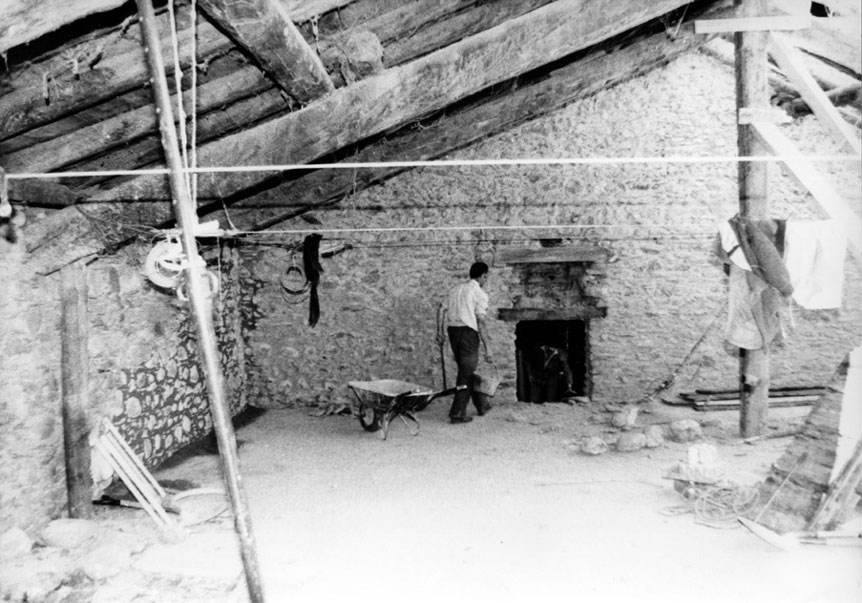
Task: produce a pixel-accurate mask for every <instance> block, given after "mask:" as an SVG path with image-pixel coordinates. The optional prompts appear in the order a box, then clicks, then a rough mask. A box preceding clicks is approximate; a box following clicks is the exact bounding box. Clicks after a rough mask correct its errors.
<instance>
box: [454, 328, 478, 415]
mask: <svg viewBox="0 0 862 603" xmlns="http://www.w3.org/2000/svg"><path fill="white" fill-rule="evenodd" d="M447 332H448V334H449V343H450V345H451V346H452V353H453V354H454V355H455V362H457V363H458V377H457V378H456V379H455V384H456V385H466V386H467V389H462V390H458V391H457V392H455V398H454V399H453V400H452V407H451V408H450V409H449V418H453V417H455V418H459V419H460V418H462V417H464V416H465V415H466V414H467V404H468V403H469V402H470V399H471V398H472V399H473V404H474V405H475V406H476V410H478V411H479V412H482V406H481V404H482V403H481V402H480V401H479V395H478V394H476V393H475V392H474V391H473V374H474V373H475V372H476V367H477V366H479V333H478V332H476V331H474V330H473V329H471V328H470V327H449V328H448V329H447Z"/></svg>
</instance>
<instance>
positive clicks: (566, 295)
mask: <svg viewBox="0 0 862 603" xmlns="http://www.w3.org/2000/svg"><path fill="white" fill-rule="evenodd" d="M555 243H556V242H555ZM607 255H608V254H607V252H606V251H605V250H603V249H600V248H597V247H590V246H584V245H570V246H564V245H559V244H551V245H549V246H543V247H542V248H541V249H523V250H517V251H516V252H510V253H509V254H508V255H506V256H505V257H503V258H502V261H503V263H505V264H507V265H510V266H512V267H513V269H514V271H515V274H516V275H517V278H518V285H517V286H516V287H514V290H515V294H514V295H513V305H512V307H511V308H500V310H499V311H498V317H499V318H500V320H503V321H507V322H512V323H515V325H514V326H515V350H514V352H515V364H516V367H517V398H518V400H521V401H525V402H554V401H559V400H561V399H562V398H564V397H569V396H589V395H590V394H591V390H592V380H591V374H590V354H589V349H590V342H589V330H590V321H591V320H594V319H598V318H603V317H604V316H605V315H606V308H605V307H604V306H603V304H602V303H601V300H599V299H598V298H595V297H591V296H589V295H586V294H585V288H584V277H585V275H586V274H587V272H588V271H595V266H594V265H595V264H600V263H604V262H605V261H606V259H607Z"/></svg>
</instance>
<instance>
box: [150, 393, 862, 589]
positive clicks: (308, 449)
mask: <svg viewBox="0 0 862 603" xmlns="http://www.w3.org/2000/svg"><path fill="white" fill-rule="evenodd" d="M310 410H311V409H285V410H270V411H268V412H266V413H265V414H263V415H262V416H261V417H260V418H259V419H257V420H256V421H255V422H254V423H252V424H250V425H247V426H244V427H242V428H239V429H238V430H237V437H238V439H240V440H241V441H242V442H243V445H242V446H241V448H240V466H241V472H242V479H243V484H244V487H245V491H246V494H247V498H248V501H249V507H250V512H251V518H252V525H253V533H254V537H255V543H256V551H257V555H258V560H259V565H260V573H261V577H262V581H263V586H264V592H265V594H266V597H267V601H274V602H280V601H301V602H307V601H308V602H310V601H334V600H339V599H343V598H344V597H349V598H350V599H351V600H360V601H363V600H369V601H376V602H385V601H402V600H404V599H405V598H409V599H410V600H412V601H439V600H446V601H455V602H459V601H525V600H540V601H570V600H573V599H575V598H577V599H580V600H586V601H624V600H648V601H663V602H673V601H686V602H689V601H716V602H722V601H728V602H729V601H742V602H746V601H752V602H764V601H775V602H781V603H788V602H793V601H799V602H817V603H821V602H823V603H832V602H840V601H858V600H860V597H862V563H860V562H862V549H860V548H858V547H853V548H848V547H817V546H804V547H802V548H801V549H799V550H796V551H791V552H788V551H782V550H780V549H777V548H775V547H773V546H772V545H770V544H768V543H766V542H764V541H762V540H760V539H758V538H757V537H755V536H754V535H752V534H751V533H750V532H748V531H747V530H745V529H742V528H740V527H739V525H738V523H737V522H733V521H731V522H727V523H726V524H724V525H721V526H712V527H710V526H706V525H701V524H699V523H696V522H695V516H694V514H693V513H692V512H690V509H689V508H687V504H688V503H686V501H685V500H684V499H683V498H682V497H681V496H680V495H679V494H678V493H677V492H676V491H675V490H674V489H673V487H672V485H673V484H672V482H671V481H670V480H667V479H664V478H663V477H662V475H663V472H664V470H665V469H667V468H668V467H669V466H671V465H673V464H674V463H675V462H677V461H678V460H682V459H685V458H686V453H687V449H688V446H689V444H676V443H666V444H665V445H664V446H662V447H659V448H655V449H643V450H639V451H636V452H631V453H620V452H613V451H612V452H609V453H607V454H604V455H601V456H596V457H592V456H586V455H583V454H580V453H574V452H572V448H571V446H570V445H569V443H570V442H571V441H572V440H576V439H578V438H580V437H582V436H584V435H588V434H601V433H603V432H605V433H606V432H608V428H609V426H608V425H606V424H605V422H604V421H605V419H606V416H604V415H606V414H607V413H603V412H601V411H600V410H597V409H588V408H585V407H583V406H578V407H570V406H566V405H561V404H546V405H530V404H523V403H512V404H505V405H501V406H498V407H497V408H495V409H494V410H493V411H492V412H491V413H490V414H489V415H487V416H485V417H477V418H476V420H475V421H473V422H472V423H469V424H466V425H450V424H449V423H448V422H447V421H446V410H447V407H446V404H435V405H432V407H430V408H429V409H428V410H426V411H424V412H423V413H421V415H420V420H421V422H422V423H421V432H420V434H419V435H418V436H415V437H414V436H412V435H410V434H409V431H408V429H407V427H406V426H405V425H404V424H402V423H401V422H399V421H396V422H395V423H393V424H392V426H391V428H390V431H389V435H388V438H387V439H386V440H385V441H384V440H382V439H381V438H380V437H379V434H375V433H369V432H366V431H364V430H363V429H362V428H361V426H360V424H359V422H358V421H357V420H356V418H354V417H351V416H346V415H332V416H324V417H317V416H312V413H311V412H310ZM771 412H772V411H771ZM805 412H806V411H805V410H802V411H800V410H799V409H786V410H784V409H782V410H781V411H777V412H775V413H772V415H771V419H772V423H773V424H774V426H775V427H777V428H780V427H782V426H785V427H786V425H788V424H791V425H792V424H794V423H795V424H798V423H799V421H801V419H802V417H804V413H805ZM683 415H685V416H689V417H690V418H695V419H698V420H701V421H703V422H705V424H706V426H707V427H706V429H705V440H706V441H709V442H712V443H714V444H715V445H716V446H717V448H718V451H719V458H720V460H721V461H723V462H724V464H725V465H726V467H727V475H728V478H729V479H731V480H732V481H734V482H739V483H755V482H757V481H759V480H760V479H762V478H763V476H765V475H766V472H767V470H768V469H769V466H770V464H771V463H772V462H774V461H775V460H776V459H777V458H778V457H779V456H780V454H781V452H782V450H783V448H784V447H785V446H786V445H787V443H788V442H789V439H786V438H785V439H776V440H765V441H762V442H760V443H758V444H756V445H742V446H740V445H738V442H737V441H736V440H737V439H738V438H736V437H735V436H734V435H733V434H734V433H735V429H736V422H737V421H738V414H737V413H735V412H718V413H696V412H694V411H691V410H688V409H686V410H679V409H671V408H668V407H665V406H662V405H659V406H658V407H657V408H655V409H654V412H644V413H641V415H640V417H639V420H638V423H639V424H643V425H647V424H650V423H661V422H663V421H666V420H670V419H672V418H679V417H680V416H683ZM157 476H158V477H159V479H190V480H193V481H196V482H197V483H199V484H201V485H213V484H219V483H220V480H221V478H220V474H219V469H218V457H217V456H204V457H201V456H198V457H192V458H190V459H188V460H187V461H186V462H184V463H182V464H180V465H178V466H175V467H172V468H171V469H169V470H165V471H162V472H159V473H158V474H157ZM196 529H197V530H203V531H206V530H208V529H209V530H213V531H221V532H223V533H228V534H232V532H231V524H230V521H229V520H222V521H221V522H216V523H209V524H203V525H201V526H198V528H196ZM234 545H235V544H234ZM178 546H182V543H180V544H179V545H178ZM235 546H236V545H235ZM190 548H197V551H196V554H201V553H202V551H201V550H200V547H199V546H198V545H194V544H192V545H191V546H190ZM237 550H238V549H237ZM234 562H235V564H236V565H235V566H234V570H235V571H237V572H239V573H241V565H240V564H239V558H238V555H236V556H235V557H234ZM244 595H245V593H244V590H243V587H242V586H241V585H240V586H239V587H237V588H234V589H233V591H232V592H231V594H230V597H229V599H227V600H230V601H242V600H244Z"/></svg>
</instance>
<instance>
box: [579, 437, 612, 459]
mask: <svg viewBox="0 0 862 603" xmlns="http://www.w3.org/2000/svg"><path fill="white" fill-rule="evenodd" d="M607 451H608V444H607V442H605V441H604V440H603V439H602V438H600V437H598V436H590V437H587V438H584V441H583V442H581V452H583V453H584V454H589V455H591V456H598V455H600V454H604V453H606V452H607Z"/></svg>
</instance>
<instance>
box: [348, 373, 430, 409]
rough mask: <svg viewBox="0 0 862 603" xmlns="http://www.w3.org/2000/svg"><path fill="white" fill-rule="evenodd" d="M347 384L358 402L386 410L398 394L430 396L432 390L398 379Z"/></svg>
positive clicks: (350, 382)
mask: <svg viewBox="0 0 862 603" xmlns="http://www.w3.org/2000/svg"><path fill="white" fill-rule="evenodd" d="M347 385H348V386H349V387H350V389H352V390H353V392H354V393H355V394H356V397H357V398H359V400H360V402H362V403H363V404H365V405H366V406H370V407H371V408H374V409H376V410H388V409H389V408H391V407H392V403H393V401H394V400H395V399H396V398H398V397H399V396H403V395H404V394H409V395H410V396H422V397H425V396H431V395H432V394H433V393H434V392H433V390H430V389H428V388H427V387H423V386H421V385H417V384H415V383H410V382H409V381H400V380H398V379H377V380H375V381H349V382H348V383H347Z"/></svg>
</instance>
